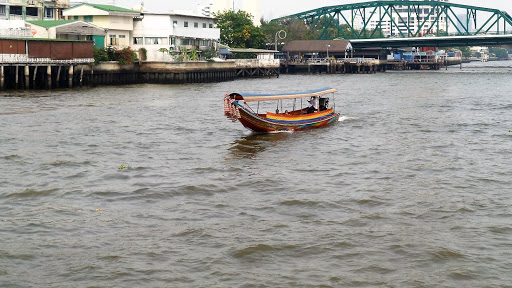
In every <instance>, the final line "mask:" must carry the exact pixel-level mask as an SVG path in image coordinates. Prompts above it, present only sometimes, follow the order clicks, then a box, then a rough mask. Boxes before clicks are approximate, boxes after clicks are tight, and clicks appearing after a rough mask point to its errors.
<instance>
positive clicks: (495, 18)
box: [272, 0, 512, 39]
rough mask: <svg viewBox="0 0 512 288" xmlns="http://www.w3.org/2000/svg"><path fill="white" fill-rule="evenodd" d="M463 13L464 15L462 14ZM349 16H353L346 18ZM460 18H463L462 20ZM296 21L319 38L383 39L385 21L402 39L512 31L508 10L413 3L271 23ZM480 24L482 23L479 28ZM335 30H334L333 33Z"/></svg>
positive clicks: (354, 7) (339, 9) (357, 6)
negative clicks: (452, 30) (451, 29)
mask: <svg viewBox="0 0 512 288" xmlns="http://www.w3.org/2000/svg"><path fill="white" fill-rule="evenodd" d="M420 9H428V11H429V13H428V16H427V17H420V16H419V14H420V13H419V11H420ZM454 9H456V10H454ZM461 10H462V11H464V12H463V13H462V12H461ZM423 11H424V10H423ZM455 11H458V13H456V12H455ZM347 14H350V15H349V16H348V17H347ZM477 14H478V16H479V17H478V21H477ZM461 15H462V17H460V16H461ZM356 17H360V18H361V19H362V24H363V27H362V29H357V28H356V27H355V25H354V22H355V21H356V20H355V18H356ZM421 18H424V19H421ZM460 18H462V19H460ZM294 19H299V20H302V21H304V22H305V23H306V24H307V25H309V26H310V28H312V29H317V30H318V31H319V32H320V30H321V32H320V33H319V36H318V39H333V38H339V37H342V38H345V39H368V38H384V34H383V33H382V23H383V22H384V21H387V22H386V23H390V26H391V34H394V33H393V32H394V31H396V32H397V33H396V36H398V37H401V38H408V37H419V36H423V35H426V34H433V35H436V36H446V35H447V34H448V30H449V25H452V27H454V28H455V30H456V31H457V32H455V35H456V36H467V35H478V34H487V33H490V31H493V32H494V33H496V34H507V28H512V17H511V16H510V15H509V14H508V13H507V12H505V11H500V10H497V9H492V8H485V7H477V6H471V5H463V4H457V3H445V2H437V1H414V0H409V1H407V0H406V1H390V0H380V1H371V2H361V3H352V4H344V5H335V6H326V7H321V8H318V9H313V10H309V11H305V12H301V13H296V14H293V15H290V16H285V17H281V18H277V19H274V20H272V21H278V22H286V21H290V20H294ZM441 19H443V21H444V24H445V26H444V27H440V24H441V23H442V21H441ZM370 21H374V23H375V21H377V24H376V25H374V27H375V28H374V29H372V30H368V27H369V26H370ZM414 23H416V24H414ZM470 23H471V24H473V25H474V30H472V29H471V28H470V27H471V25H470ZM479 23H483V24H481V25H477V24H479ZM500 24H502V25H500ZM333 30H335V31H334V33H333ZM329 32H330V33H329Z"/></svg>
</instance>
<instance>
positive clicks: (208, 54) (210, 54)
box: [201, 49, 217, 61]
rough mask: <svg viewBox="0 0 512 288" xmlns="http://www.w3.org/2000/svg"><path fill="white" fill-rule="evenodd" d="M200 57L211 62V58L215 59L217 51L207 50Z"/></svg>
mask: <svg viewBox="0 0 512 288" xmlns="http://www.w3.org/2000/svg"><path fill="white" fill-rule="evenodd" d="M201 56H202V57H203V58H204V60H206V61H212V59H213V58H215V57H217V51H215V49H208V50H204V51H203V52H201Z"/></svg>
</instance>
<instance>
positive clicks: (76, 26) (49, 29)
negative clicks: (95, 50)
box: [27, 20, 106, 41]
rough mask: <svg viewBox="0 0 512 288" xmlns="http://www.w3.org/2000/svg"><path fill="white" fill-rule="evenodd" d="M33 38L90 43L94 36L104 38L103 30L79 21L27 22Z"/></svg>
mask: <svg viewBox="0 0 512 288" xmlns="http://www.w3.org/2000/svg"><path fill="white" fill-rule="evenodd" d="M27 24H28V25H29V26H30V30H31V32H32V34H33V35H34V37H36V38H45V39H65V40H82V41H92V40H93V39H94V37H95V36H97V37H105V35H106V32H105V29H103V28H101V27H98V26H96V25H94V24H92V23H87V22H83V21H79V20H53V21H27Z"/></svg>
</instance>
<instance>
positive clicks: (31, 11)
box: [27, 7, 39, 17]
mask: <svg viewBox="0 0 512 288" xmlns="http://www.w3.org/2000/svg"><path fill="white" fill-rule="evenodd" d="M37 12H39V9H38V8H35V7H27V16H36V17H37V16H38V15H39V13H37Z"/></svg>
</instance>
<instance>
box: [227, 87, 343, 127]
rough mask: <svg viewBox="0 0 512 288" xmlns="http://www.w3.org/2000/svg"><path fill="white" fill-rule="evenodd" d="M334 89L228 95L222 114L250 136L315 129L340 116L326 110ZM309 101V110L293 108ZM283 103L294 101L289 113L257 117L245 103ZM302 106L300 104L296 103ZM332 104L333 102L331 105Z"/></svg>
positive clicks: (328, 109)
mask: <svg viewBox="0 0 512 288" xmlns="http://www.w3.org/2000/svg"><path fill="white" fill-rule="evenodd" d="M336 91H337V90H336V89H333V88H322V89H317V90H312V91H304V92H295V93H283V94H250V93H231V94H226V96H225V97H224V114H225V115H226V116H227V117H228V118H229V119H231V120H233V121H237V120H238V121H240V123H242V125H243V126H244V127H246V128H247V129H250V130H252V131H254V132H260V133H261V132H263V133H265V132H275V131H296V130H305V129H311V128H318V127H322V126H326V125H329V124H331V123H334V122H336V121H338V118H339V117H340V113H338V112H335V105H333V107H331V108H329V97H326V96H325V95H327V94H332V95H333V100H334V92H336ZM303 98H309V100H308V102H309V104H310V105H309V106H306V107H304V108H303V107H302V104H301V105H300V106H301V107H300V108H299V109H296V108H295V106H296V105H295V104H296V102H297V101H296V100H297V99H303ZM284 99H295V100H294V101H293V103H294V104H293V107H292V109H291V110H290V111H279V110H277V111H276V113H272V112H266V113H264V114H260V113H259V111H258V109H257V111H256V112H255V111H254V110H253V109H252V108H251V107H250V106H249V105H248V103H250V102H258V105H257V106H258V107H259V102H263V101H278V102H277V103H278V105H277V106H278V107H279V101H281V109H282V100H284ZM300 102H301V103H302V101H300ZM333 102H334V101H333Z"/></svg>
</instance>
